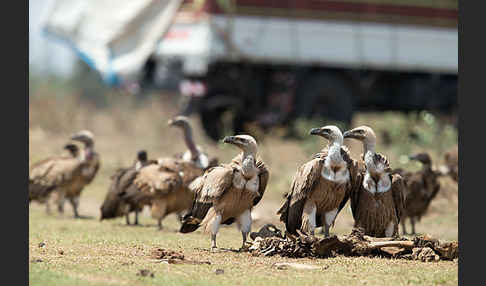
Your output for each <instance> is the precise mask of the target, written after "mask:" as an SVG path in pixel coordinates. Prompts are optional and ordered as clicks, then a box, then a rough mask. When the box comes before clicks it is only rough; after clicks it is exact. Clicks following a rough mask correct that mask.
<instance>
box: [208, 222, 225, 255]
mask: <svg viewBox="0 0 486 286" xmlns="http://www.w3.org/2000/svg"><path fill="white" fill-rule="evenodd" d="M221 219H222V216H221V214H217V215H215V216H214V217H213V219H212V220H211V222H210V225H209V227H210V232H211V249H212V250H214V249H217V246H216V234H218V231H219V226H220V224H221Z"/></svg>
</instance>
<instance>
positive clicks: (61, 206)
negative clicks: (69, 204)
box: [56, 192, 66, 214]
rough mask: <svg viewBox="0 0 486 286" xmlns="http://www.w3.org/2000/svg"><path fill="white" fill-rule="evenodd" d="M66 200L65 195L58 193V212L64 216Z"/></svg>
mask: <svg viewBox="0 0 486 286" xmlns="http://www.w3.org/2000/svg"><path fill="white" fill-rule="evenodd" d="M65 200H66V199H65V198H64V194H63V193H61V192H58V193H57V200H56V203H57V211H59V213H61V214H63V213H64V201H65Z"/></svg>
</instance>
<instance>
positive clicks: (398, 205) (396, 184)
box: [390, 174, 405, 223]
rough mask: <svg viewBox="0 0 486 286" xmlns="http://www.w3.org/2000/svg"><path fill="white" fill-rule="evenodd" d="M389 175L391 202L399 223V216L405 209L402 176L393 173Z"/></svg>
mask: <svg viewBox="0 0 486 286" xmlns="http://www.w3.org/2000/svg"><path fill="white" fill-rule="evenodd" d="M390 176H391V181H392V185H391V192H392V196H393V202H394V203H395V211H396V214H397V218H398V223H400V218H401V217H402V215H403V213H404V211H405V199H404V192H405V183H404V180H403V178H402V176H400V175H399V174H394V175H390Z"/></svg>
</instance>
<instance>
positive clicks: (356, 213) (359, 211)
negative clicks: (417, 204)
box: [343, 126, 405, 237]
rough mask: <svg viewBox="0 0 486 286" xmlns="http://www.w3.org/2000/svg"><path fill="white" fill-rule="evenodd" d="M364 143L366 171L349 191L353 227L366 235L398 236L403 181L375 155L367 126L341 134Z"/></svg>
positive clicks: (373, 138) (370, 130) (374, 138)
mask: <svg viewBox="0 0 486 286" xmlns="http://www.w3.org/2000/svg"><path fill="white" fill-rule="evenodd" d="M343 136H344V138H353V139H357V140H360V141H361V142H362V143H363V147H364V152H363V153H364V154H363V156H362V158H364V162H365V168H366V169H365V171H364V172H361V173H360V174H359V176H358V182H357V184H356V185H355V188H353V191H352V192H351V196H350V200H351V210H352V213H353V217H354V221H355V223H354V226H355V227H356V228H362V229H363V230H364V232H365V234H366V235H370V236H374V237H385V236H386V237H390V236H396V235H398V224H399V223H400V218H401V217H402V214H403V209H404V188H405V186H404V182H403V179H402V177H401V176H400V175H399V174H391V168H390V165H389V162H388V159H387V158H386V157H385V156H384V155H382V154H379V153H376V152H375V146H376V136H375V133H374V132H373V129H371V128H370V127H368V126H360V127H357V128H354V129H352V130H349V131H346V132H344V134H343Z"/></svg>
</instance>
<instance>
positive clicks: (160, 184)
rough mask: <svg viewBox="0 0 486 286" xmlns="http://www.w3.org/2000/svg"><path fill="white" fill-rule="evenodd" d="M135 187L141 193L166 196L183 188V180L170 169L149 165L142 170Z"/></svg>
mask: <svg viewBox="0 0 486 286" xmlns="http://www.w3.org/2000/svg"><path fill="white" fill-rule="evenodd" d="M134 183H135V185H136V186H137V188H138V189H139V190H140V191H141V192H145V193H150V194H153V195H154V196H164V195H167V194H169V193H171V192H175V191H177V190H179V189H180V188H181V187H182V179H181V177H180V176H179V175H178V174H177V172H174V171H172V170H170V169H167V168H164V167H161V166H158V165H149V166H146V167H144V168H142V169H140V171H139V174H138V176H137V178H136V179H135V181H134Z"/></svg>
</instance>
